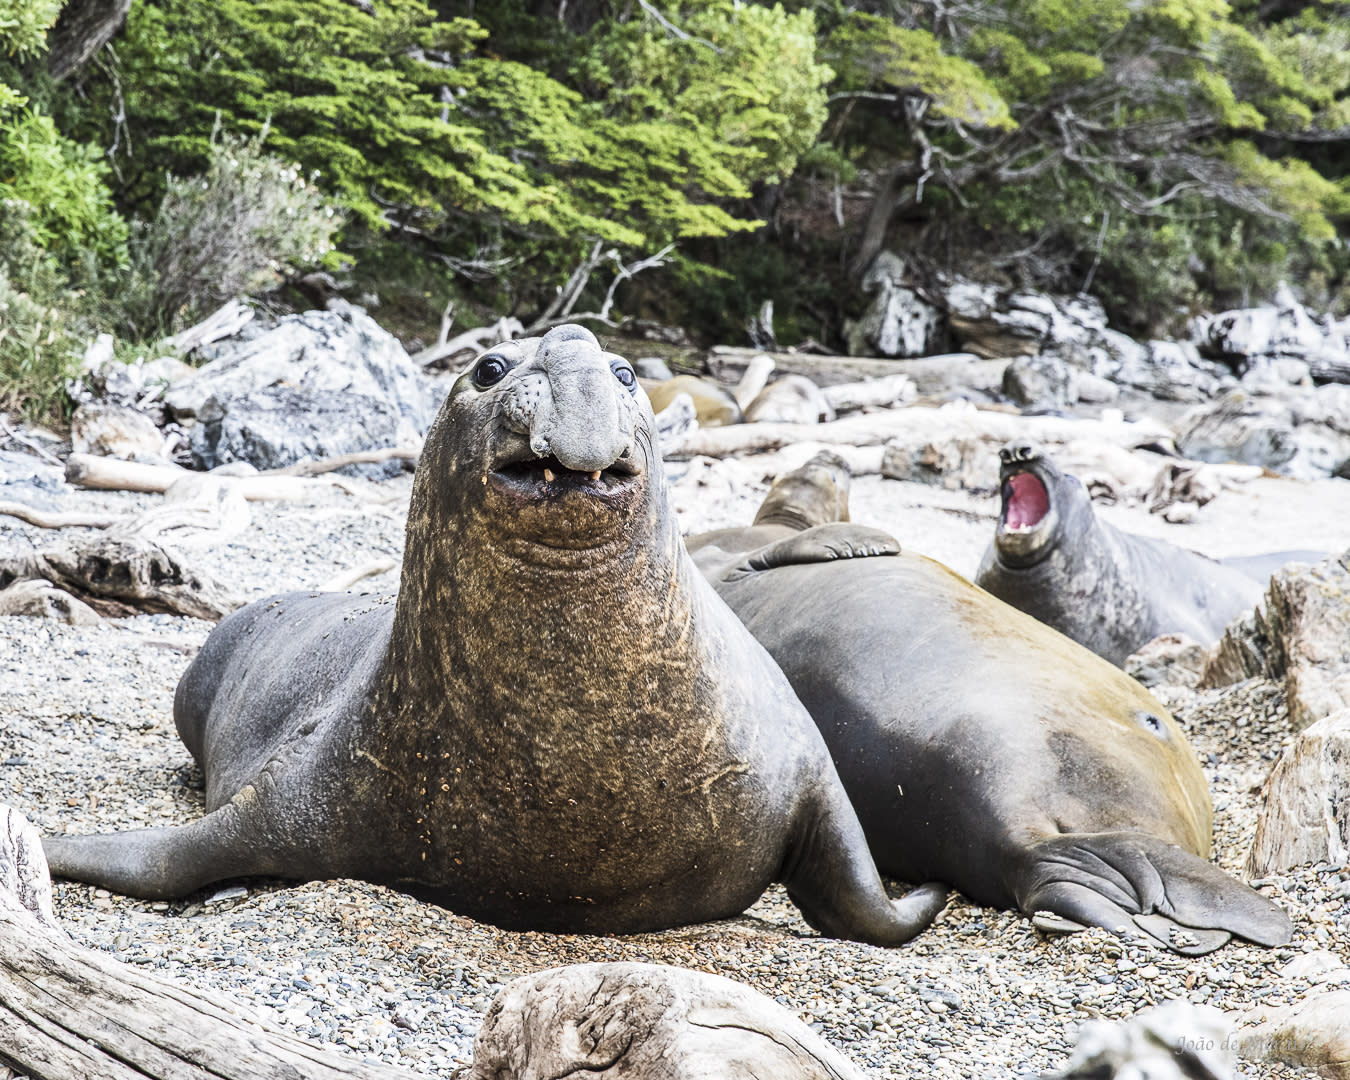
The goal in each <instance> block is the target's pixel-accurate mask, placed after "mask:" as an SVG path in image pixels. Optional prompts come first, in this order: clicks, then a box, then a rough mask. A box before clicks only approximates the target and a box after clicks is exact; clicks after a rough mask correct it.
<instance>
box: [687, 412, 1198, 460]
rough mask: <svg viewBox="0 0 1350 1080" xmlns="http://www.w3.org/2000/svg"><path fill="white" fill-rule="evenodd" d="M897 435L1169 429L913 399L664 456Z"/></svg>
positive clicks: (1060, 437)
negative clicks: (884, 408) (934, 405)
mask: <svg viewBox="0 0 1350 1080" xmlns="http://www.w3.org/2000/svg"><path fill="white" fill-rule="evenodd" d="M901 435H903V436H905V437H908V438H923V439H929V440H933V439H942V438H966V439H976V438H978V439H984V440H990V441H996V442H1008V441H1011V440H1014V439H1024V440H1027V441H1029V442H1043V443H1062V442H1066V441H1068V440H1070V439H1099V440H1101V441H1103V442H1109V443H1113V444H1114V445H1117V446H1124V447H1134V446H1141V445H1144V444H1146V443H1150V442H1157V441H1159V440H1166V439H1170V438H1171V437H1172V432H1171V431H1170V429H1168V428H1166V427H1164V426H1162V425H1161V424H1156V423H1152V422H1149V421H1139V422H1133V423H1125V422H1124V421H1117V422H1111V421H1106V420H1068V419H1065V418H1063V417H1057V416H1018V415H1015V414H1010V413H1004V412H994V411H987V410H983V409H975V408H972V407H968V406H967V407H964V408H951V407H943V408H930V407H927V406H920V405H914V406H908V407H905V408H900V409H890V410H888V411H886V412H879V413H867V414H863V415H860V416H849V417H845V418H844V419H842V420H834V421H831V422H830V423H826V424H737V425H733V426H729V427H718V428H699V429H698V430H697V431H693V432H690V433H689V434H688V435H687V436H686V437H685V438H684V440H683V441H682V442H681V443H680V444H679V445H678V446H671V447H670V448H668V449H667V450H666V451H665V456H666V457H668V458H688V457H694V456H696V455H703V456H706V457H726V456H727V455H729V454H752V453H761V452H763V451H766V450H777V449H779V448H781V447H784V446H789V445H791V444H792V443H794V442H818V443H825V444H836V443H837V444H842V445H846V446H873V445H876V444H878V443H884V442H888V441H890V440H891V439H893V438H895V437H897V436H901Z"/></svg>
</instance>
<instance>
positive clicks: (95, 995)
mask: <svg viewBox="0 0 1350 1080" xmlns="http://www.w3.org/2000/svg"><path fill="white" fill-rule="evenodd" d="M0 1063H3V1064H5V1065H8V1066H9V1067H10V1068H12V1069H14V1070H15V1071H17V1072H18V1073H19V1074H21V1075H23V1076H25V1077H27V1078H30V1080H342V1078H346V1080H414V1075H415V1074H413V1073H411V1072H408V1071H406V1070H404V1069H398V1068H394V1067H393V1066H385V1065H365V1064H362V1063H361V1062H360V1061H357V1060H355V1059H353V1058H346V1057H342V1056H340V1055H338V1054H334V1053H332V1052H330V1051H327V1050H320V1049H319V1048H318V1047H316V1046H311V1045H310V1044H308V1043H306V1042H304V1041H303V1040H301V1039H297V1038H294V1037H293V1036H290V1035H285V1034H282V1033H280V1032H274V1031H269V1030H267V1029H266V1028H264V1027H263V1026H262V1025H261V1024H260V1023H259V1022H258V1021H257V1020H256V1019H254V1018H252V1017H250V1016H249V1015H247V1014H244V1013H241V1014H238V1015H236V1014H235V1013H234V1012H233V1011H232V1010H231V1009H230V1008H229V1007H228V1006H226V1005H224V1004H218V1003H216V1002H215V1001H212V1000H211V999H210V998H208V997H206V996H205V995H203V994H198V993H196V992H194V991H192V990H186V989H183V988H181V987H177V986H171V985H169V984H168V983H162V982H159V981H157V980H156V979H153V978H151V977H149V976H147V975H143V974H141V972H139V971H137V970H136V969H135V968H133V967H131V966H130V965H127V964H123V963H122V962H121V961H119V960H117V959H115V958H113V957H111V956H109V955H107V954H106V953H102V952H96V951H94V950H93V949H86V948H84V947H82V946H80V945H77V944H75V943H74V942H73V941H71V940H70V938H69V937H67V936H66V933H65V931H63V930H61V929H60V928H59V927H58V926H57V925H56V922H55V919H54V918H53V916H52V913H51V886H50V877H49V875H48V870H47V860H46V858H45V857H44V856H43V854H42V842H41V840H39V838H38V835H37V830H36V829H34V828H33V826H32V825H30V824H29V823H28V822H27V821H25V820H24V818H23V817H22V815H20V814H18V813H17V812H15V811H14V810H12V809H10V808H9V807H7V806H0Z"/></svg>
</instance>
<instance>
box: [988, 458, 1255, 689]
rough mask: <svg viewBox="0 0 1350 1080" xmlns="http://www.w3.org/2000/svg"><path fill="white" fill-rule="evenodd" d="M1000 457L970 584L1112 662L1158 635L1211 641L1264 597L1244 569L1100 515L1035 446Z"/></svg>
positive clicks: (1071, 479) (1122, 659)
mask: <svg viewBox="0 0 1350 1080" xmlns="http://www.w3.org/2000/svg"><path fill="white" fill-rule="evenodd" d="M999 457H1000V459H1001V462H1002V464H1001V466H1000V469H999V473H1000V478H1001V480H1002V490H1003V506H1002V512H1001V513H1000V515H999V523H998V527H997V530H996V532H995V534H994V539H993V542H992V543H991V544H990V546H989V549H988V550H987V551H986V552H985V554H984V558H983V559H982V560H981V562H980V568H979V571H978V572H977V573H976V575H975V583H976V584H977V585H979V586H980V587H981V588H983V589H987V590H989V592H991V593H993V594H994V595H995V596H997V597H998V598H999V599H1000V600H1004V601H1006V602H1007V603H1009V604H1012V606H1013V607H1015V608H1018V609H1020V610H1021V611H1025V612H1026V613H1027V614H1028V615H1031V616H1032V617H1033V618H1036V619H1039V620H1040V621H1041V622H1043V623H1045V624H1046V625H1047V626H1053V627H1054V628H1055V629H1056V630H1058V631H1059V632H1060V633H1062V634H1065V635H1067V636H1068V637H1071V638H1072V639H1073V640H1074V641H1076V642H1078V643H1079V644H1080V645H1083V646H1086V647H1087V648H1089V649H1091V650H1092V651H1093V652H1095V653H1096V654H1097V655H1098V656H1101V657H1104V658H1105V659H1107V660H1109V661H1110V662H1111V663H1113V664H1115V665H1116V666H1117V667H1122V666H1124V664H1125V659H1126V657H1128V656H1129V655H1130V654H1131V653H1133V652H1135V651H1136V650H1138V649H1139V648H1141V647H1142V646H1144V645H1145V644H1147V643H1148V642H1150V641H1152V640H1153V639H1154V638H1155V637H1157V636H1158V635H1159V634H1177V633H1179V634H1185V635H1186V636H1187V637H1190V638H1193V639H1194V640H1195V641H1198V642H1199V643H1200V644H1202V645H1213V644H1214V643H1215V642H1216V641H1218V640H1219V637H1220V636H1221V635H1222V634H1223V631H1224V627H1226V626H1227V625H1228V624H1229V623H1230V622H1232V620H1233V619H1235V618H1236V617H1237V616H1238V615H1241V614H1242V613H1243V612H1244V611H1247V610H1249V609H1250V608H1251V607H1253V606H1254V605H1255V604H1256V602H1257V601H1258V600H1259V599H1260V598H1261V592H1262V586H1261V584H1260V583H1259V582H1258V581H1256V580H1255V579H1253V578H1252V577H1249V576H1248V575H1247V574H1245V573H1243V572H1241V571H1240V570H1237V569H1234V568H1231V567H1228V566H1224V565H1222V564H1221V563H1218V562H1216V561H1214V560H1213V559H1208V558H1206V557H1205V556H1203V555H1199V554H1197V553H1195V552H1193V551H1187V550H1186V549H1184V548H1179V547H1177V546H1176V545H1174V544H1169V543H1167V541H1165V540H1155V539H1153V538H1152V537H1147V536H1136V535H1134V534H1132V533H1127V532H1122V531H1121V530H1119V529H1117V528H1115V527H1114V526H1112V525H1110V524H1108V523H1107V522H1105V521H1101V520H1099V519H1098V518H1097V515H1096V514H1095V513H1094V512H1093V509H1092V500H1091V498H1089V496H1088V493H1087V491H1086V490H1084V488H1083V485H1082V484H1080V483H1079V482H1078V479H1077V478H1076V477H1074V476H1071V475H1069V474H1068V473H1064V472H1061V471H1060V470H1059V468H1058V467H1057V466H1056V465H1055V463H1054V462H1053V461H1051V460H1050V458H1049V457H1047V456H1046V454H1045V453H1044V452H1043V451H1042V450H1040V449H1039V448H1037V447H1034V446H1027V445H1023V444H1016V445H1009V446H1006V447H1004V448H1003V449H1002V450H1000V451H999ZM1267 576H1269V575H1267Z"/></svg>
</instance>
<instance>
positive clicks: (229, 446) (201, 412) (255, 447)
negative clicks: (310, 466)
mask: <svg viewBox="0 0 1350 1080" xmlns="http://www.w3.org/2000/svg"><path fill="white" fill-rule="evenodd" d="M415 438H416V435H415V434H414V433H412V432H410V431H409V429H408V425H407V423H406V421H404V420H403V418H402V417H401V416H400V415H399V413H398V411H397V409H396V408H395V406H394V405H393V404H392V403H391V402H389V401H387V400H385V399H383V398H375V397H368V396H367V395H365V394H353V393H345V394H336V393H332V392H331V391H327V390H307V389H300V388H296V387H291V386H269V387H264V388H261V389H259V390H255V391H252V392H251V393H247V394H241V395H239V396H237V397H226V398H224V399H217V398H215V397H210V398H207V399H206V401H205V402H203V403H202V404H201V405H200V406H198V409H197V423H196V425H195V426H194V427H193V428H192V431H191V447H192V458H193V461H194V462H195V463H196V464H197V465H198V466H200V467H201V468H203V469H214V468H216V467H217V466H220V465H227V464H229V463H230V462H232V461H244V462H248V464H250V465H253V466H255V467H256V468H258V469H279V468H285V467H286V466H287V465H293V464H295V463H296V462H297V461H302V460H304V459H305V458H310V459H313V460H315V461H317V460H319V459H321V458H327V457H336V456H338V455H339V454H348V453H351V452H353V451H356V450H378V449H380V448H381V447H386V446H400V445H404V446H406V445H408V444H409V443H410V442H412V441H413V440H414V439H415ZM402 469H403V463H402V462H401V461H390V462H385V463H382V464H379V465H362V466H355V467H353V466H349V467H348V471H354V472H357V473H358V474H360V475H366V476H394V475H397V474H398V473H399V472H400V471H402Z"/></svg>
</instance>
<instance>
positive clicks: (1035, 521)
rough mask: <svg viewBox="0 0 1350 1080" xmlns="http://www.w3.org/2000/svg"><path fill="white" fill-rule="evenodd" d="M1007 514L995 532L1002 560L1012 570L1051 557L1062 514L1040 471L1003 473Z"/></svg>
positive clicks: (1003, 515) (1015, 469)
mask: <svg viewBox="0 0 1350 1080" xmlns="http://www.w3.org/2000/svg"><path fill="white" fill-rule="evenodd" d="M1002 494H1003V513H1002V514H1001V515H1000V516H999V521H998V529H997V531H996V532H995V533H994V548H995V550H996V551H997V552H998V559H999V562H1001V563H1002V564H1003V565H1004V566H1006V567H1009V568H1025V567H1029V566H1031V565H1033V564H1034V563H1037V562H1039V561H1040V560H1041V559H1043V558H1045V557H1046V556H1047V555H1049V554H1050V550H1051V549H1052V548H1053V547H1054V544H1055V536H1056V533H1057V532H1058V529H1059V515H1058V514H1057V513H1056V512H1055V507H1054V504H1053V503H1052V502H1051V501H1050V489H1049V488H1048V487H1047V486H1046V483H1045V480H1044V479H1043V478H1042V476H1041V474H1040V472H1039V470H1038V469H1037V468H1036V467H1035V466H1034V465H1033V466H1032V467H1031V468H1029V469H1017V468H1012V469H1009V468H1007V467H1006V466H1005V468H1004V470H1003V488H1002Z"/></svg>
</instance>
